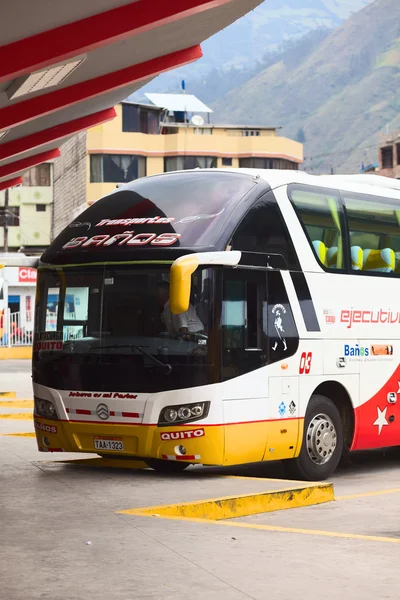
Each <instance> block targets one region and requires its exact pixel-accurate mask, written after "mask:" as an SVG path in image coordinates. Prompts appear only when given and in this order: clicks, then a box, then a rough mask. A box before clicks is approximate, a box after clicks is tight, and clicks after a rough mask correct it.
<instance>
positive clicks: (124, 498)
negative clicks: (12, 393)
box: [0, 363, 400, 600]
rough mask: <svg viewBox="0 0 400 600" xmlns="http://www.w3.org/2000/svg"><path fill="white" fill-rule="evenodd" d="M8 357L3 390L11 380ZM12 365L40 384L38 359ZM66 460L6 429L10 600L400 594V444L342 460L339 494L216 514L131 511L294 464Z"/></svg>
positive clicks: (1, 519) (0, 528)
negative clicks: (321, 500) (165, 515)
mask: <svg viewBox="0 0 400 600" xmlns="http://www.w3.org/2000/svg"><path fill="white" fill-rule="evenodd" d="M4 366H5V363H1V364H0V389H4V385H3V382H4V380H5V377H6V376H7V377H9V375H6V376H5V370H3V367H4ZM10 367H11V365H10ZM12 368H13V369H15V371H14V373H19V375H18V378H17V380H15V381H18V382H19V384H20V385H21V387H24V386H25V385H27V383H26V381H25V382H24V381H23V379H24V377H25V379H26V378H28V380H29V376H28V368H29V366H26V368H25V369H24V366H22V371H21V365H13V366H12ZM7 369H8V365H7ZM23 372H25V375H22V374H21V373H23ZM21 393H22V392H21ZM21 397H22V396H21ZM28 397H29V396H28ZM18 410H20V409H18ZM0 412H3V413H4V409H1V411H0ZM1 428H2V431H3V433H6V432H10V431H11V430H12V431H21V432H22V431H26V432H29V431H32V428H31V424H30V422H29V421H24V420H10V419H3V420H2V419H1V415H0V431H1ZM56 458H57V461H55V460H54V457H50V456H46V455H43V454H40V453H38V452H37V451H36V448H35V440H34V439H33V438H29V437H7V436H0V539H1V548H2V552H1V555H0V582H1V587H0V589H1V592H0V597H1V599H3V598H4V600H26V599H29V600H37V599H44V600H47V599H48V600H50V599H51V600H78V599H79V600H82V599H85V600H86V599H88V600H89V599H90V600H92V599H95V600H147V599H150V598H154V599H157V600H158V599H159V600H164V599H165V600H172V599H174V600H186V599H188V598H190V600H197V599H199V600H200V599H203V598H204V599H207V600H245V599H248V598H253V599H257V600H293V598H296V599H297V598H300V599H301V600H302V599H303V598H304V599H307V600H324V599H329V600H336V599H338V598H341V600H347V599H351V600H358V599H360V600H361V599H362V600H373V599H374V600H375V599H388V598H390V599H396V600H397V598H398V597H399V595H400V584H399V582H398V569H397V565H398V562H399V557H400V514H399V511H398V509H397V504H398V501H399V498H400V496H399V494H400V452H399V451H397V450H394V451H391V452H388V453H387V454H386V455H384V454H383V453H382V452H380V453H365V454H360V455H358V456H355V457H354V464H352V465H350V466H347V467H346V468H344V467H343V468H341V469H339V471H338V472H337V474H336V475H335V476H334V477H333V478H332V480H333V481H334V485H335V490H336V497H337V500H336V501H335V502H333V503H330V504H324V505H320V506H314V507H308V508H301V509H293V510H290V511H283V512H276V513H270V514H264V515H257V516H252V517H245V518H241V519H235V520H231V521H224V522H214V523H204V522H192V521H187V520H172V519H161V518H157V517H139V516H133V515H127V514H117V511H119V510H124V509H129V508H133V507H139V506H149V505H154V504H162V503H167V502H176V501H182V500H194V499H204V498H209V497H215V496H218V495H221V496H223V495H229V494H232V493H247V492H251V491H261V490H263V489H267V488H268V486H271V485H272V484H273V485H275V484H276V485H277V486H279V485H280V483H279V482H272V483H271V482H270V481H269V482H267V481H263V479H262V478H265V477H272V478H282V477H283V476H284V475H283V472H282V469H281V468H280V466H279V465H262V466H260V465H252V466H250V467H247V468H244V467H241V468H239V467H236V468H234V469H229V470H228V469H225V470H223V469H204V468H196V469H189V470H188V471H187V472H185V473H182V474H181V475H178V476H173V477H169V478H165V477H161V476H159V475H157V474H156V473H154V472H152V471H129V470H111V469H103V468H88V467H82V466H79V464H80V462H79V461H77V462H75V463H69V464H66V463H64V462H62V461H61V457H58V456H57V457H56ZM65 458H66V457H65V456H64V455H63V456H62V459H65ZM232 475H233V476H234V477H232ZM89 542H90V543H89Z"/></svg>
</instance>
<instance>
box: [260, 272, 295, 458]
mask: <svg viewBox="0 0 400 600" xmlns="http://www.w3.org/2000/svg"><path fill="white" fill-rule="evenodd" d="M267 294H268V313H267V333H268V335H267V337H268V363H269V378H268V388H269V390H268V415H269V423H268V435H267V439H266V446H265V451H264V460H278V459H281V458H291V457H293V456H294V455H295V452H296V448H297V444H298V441H299V435H300V429H299V423H300V422H299V378H298V369H296V372H295V371H294V367H293V365H294V364H296V367H297V366H298V365H297V362H296V363H294V362H293V360H290V358H291V357H293V356H294V355H295V354H296V352H297V350H298V346H299V335H298V332H297V328H296V324H295V321H294V317H293V313H292V309H291V306H290V302H289V298H288V295H287V292H286V289H285V284H284V282H283V279H282V275H281V273H280V272H279V271H271V272H269V273H268V274H267Z"/></svg>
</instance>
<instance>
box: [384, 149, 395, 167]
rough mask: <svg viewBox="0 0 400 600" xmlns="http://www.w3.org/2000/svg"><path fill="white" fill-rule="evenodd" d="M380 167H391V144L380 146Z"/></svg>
mask: <svg viewBox="0 0 400 600" xmlns="http://www.w3.org/2000/svg"><path fill="white" fill-rule="evenodd" d="M381 159H382V169H393V146H386V148H381Z"/></svg>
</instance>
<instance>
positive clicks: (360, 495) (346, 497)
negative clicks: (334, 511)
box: [335, 488, 400, 500]
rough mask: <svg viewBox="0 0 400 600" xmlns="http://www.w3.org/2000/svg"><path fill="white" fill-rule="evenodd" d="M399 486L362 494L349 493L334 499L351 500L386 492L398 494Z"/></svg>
mask: <svg viewBox="0 0 400 600" xmlns="http://www.w3.org/2000/svg"><path fill="white" fill-rule="evenodd" d="M399 492H400V488H394V489H392V490H378V491H377V492H363V493H362V494H350V495H348V496H336V497H335V500H353V499H355V498H368V497H369V496H384V495H386V494H398V493H399Z"/></svg>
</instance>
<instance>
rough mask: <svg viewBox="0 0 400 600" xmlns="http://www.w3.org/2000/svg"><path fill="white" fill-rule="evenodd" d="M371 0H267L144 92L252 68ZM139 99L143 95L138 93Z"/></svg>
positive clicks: (331, 25)
mask: <svg viewBox="0 0 400 600" xmlns="http://www.w3.org/2000/svg"><path fill="white" fill-rule="evenodd" d="M370 2H371V0H284V1H282V0H265V2H263V3H262V4H261V5H260V6H259V7H257V8H256V9H255V10H254V11H252V12H251V13H249V14H248V15H246V16H244V17H242V18H241V19H239V20H238V21H236V23H233V24H232V25H230V26H229V27H227V28H226V29H224V30H223V31H220V32H219V33H217V34H216V35H214V36H213V37H212V38H210V39H209V40H207V41H206V42H204V44H203V46H202V47H203V53H204V57H203V58H202V59H201V60H199V61H198V62H197V63H195V64H194V65H190V66H187V67H182V68H181V69H177V70H175V71H171V72H169V73H164V74H163V75H160V76H159V77H157V78H156V79H155V80H154V81H153V82H152V83H150V84H149V85H147V86H145V88H143V91H144V92H145V91H147V92H149V91H152V92H165V91H179V89H180V84H181V80H182V79H183V78H184V79H186V80H187V84H188V86H189V88H190V85H191V82H192V81H193V80H197V79H199V78H201V77H203V76H204V75H206V74H207V73H208V72H209V71H211V70H212V69H219V68H222V69H225V70H226V69H229V68H231V67H249V66H250V67H251V66H252V65H254V64H255V63H257V62H258V61H259V60H260V59H261V58H262V57H263V55H264V54H265V53H268V52H271V51H274V50H277V49H279V48H280V46H281V44H282V43H283V42H284V41H285V40H288V39H293V38H298V37H301V36H303V35H305V34H306V33H308V32H309V31H311V30H313V29H317V28H321V27H323V28H329V29H330V28H334V27H337V26H338V25H340V24H341V23H342V22H343V21H344V20H345V19H347V18H348V17H349V16H350V15H351V14H352V13H354V12H356V11H358V10H360V9H361V8H363V7H364V6H366V5H367V4H369V3H370ZM137 98H138V99H142V98H143V95H142V94H140V93H139V95H138V96H137Z"/></svg>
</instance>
